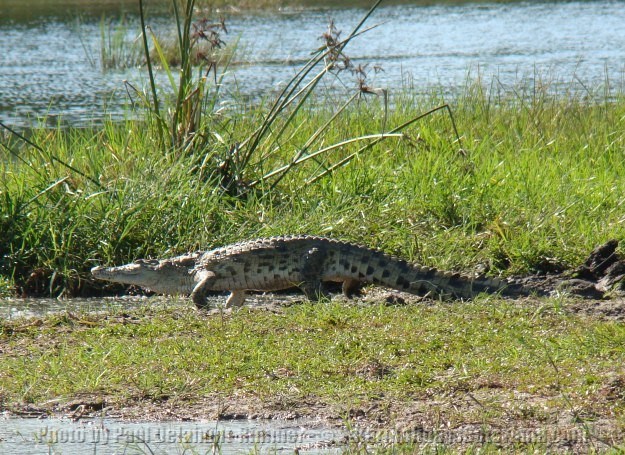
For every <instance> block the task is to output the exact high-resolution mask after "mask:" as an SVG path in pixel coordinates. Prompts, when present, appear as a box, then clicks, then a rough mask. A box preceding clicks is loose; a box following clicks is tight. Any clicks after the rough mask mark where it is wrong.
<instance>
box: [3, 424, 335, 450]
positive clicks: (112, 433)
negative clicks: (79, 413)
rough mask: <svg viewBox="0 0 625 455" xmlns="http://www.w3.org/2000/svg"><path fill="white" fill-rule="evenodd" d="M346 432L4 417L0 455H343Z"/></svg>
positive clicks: (303, 426)
mask: <svg viewBox="0 0 625 455" xmlns="http://www.w3.org/2000/svg"><path fill="white" fill-rule="evenodd" d="M343 435H344V432H343V431H341V430H339V429H331V428H327V427H320V426H316V425H314V424H310V423H304V422H299V423H298V422H297V421H289V422H285V421H271V422H267V421H255V420H238V421H230V422H211V421H206V422H122V421H116V420H109V419H94V420H80V421H78V422H73V421H71V420H67V419H28V418H10V417H9V418H0V453H19V454H37V455H39V454H42V453H48V454H63V455H72V454H85V453H89V454H111V453H119V454H121V453H123V454H169V453H222V454H234V453H237V454H238V453H293V452H296V451H300V452H304V453H324V454H329V453H339V448H338V447H337V443H338V442H340V440H341V438H342V437H343Z"/></svg>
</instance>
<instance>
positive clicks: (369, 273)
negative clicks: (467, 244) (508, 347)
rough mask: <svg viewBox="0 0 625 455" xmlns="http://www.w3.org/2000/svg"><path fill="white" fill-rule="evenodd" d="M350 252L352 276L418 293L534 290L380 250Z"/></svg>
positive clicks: (457, 294) (451, 294)
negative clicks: (398, 256)
mask: <svg viewBox="0 0 625 455" xmlns="http://www.w3.org/2000/svg"><path fill="white" fill-rule="evenodd" d="M350 253H352V254H349V255H348V256H351V257H349V260H348V261H347V262H349V264H345V266H346V267H347V266H350V267H351V273H352V277H353V279H355V280H358V281H361V282H366V283H372V284H376V285H380V286H384V287H388V288H392V289H397V290H399V291H404V292H408V293H410V294H416V295H421V296H424V295H436V296H440V297H442V298H456V299H471V298H473V297H476V296H477V295H479V294H482V293H488V294H500V295H503V296H508V297H519V296H528V295H531V294H533V293H534V291H532V290H529V289H526V288H525V287H523V286H521V285H518V284H514V283H509V282H507V281H504V280H500V279H498V278H489V277H483V276H482V277H470V276H467V275H462V274H460V273H453V272H444V271H440V270H437V269H435V268H431V267H425V266H421V265H417V264H412V263H409V262H407V261H405V260H403V259H400V258H397V257H394V256H390V255H388V254H386V253H383V252H381V251H377V250H369V249H364V248H359V249H357V250H352V251H351V252H350Z"/></svg>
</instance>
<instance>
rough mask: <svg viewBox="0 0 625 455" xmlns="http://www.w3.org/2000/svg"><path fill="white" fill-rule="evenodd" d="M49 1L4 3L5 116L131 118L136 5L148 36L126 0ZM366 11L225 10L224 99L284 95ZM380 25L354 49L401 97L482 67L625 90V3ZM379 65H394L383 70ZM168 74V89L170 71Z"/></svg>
mask: <svg viewBox="0 0 625 455" xmlns="http://www.w3.org/2000/svg"><path fill="white" fill-rule="evenodd" d="M66 1H70V0H66ZM11 2H13V3H15V2H14V0H11V1H8V3H7V4H8V5H9V6H10V5H11V4H12V3H11ZM49 3H53V2H36V3H34V4H33V6H32V13H31V16H30V17H24V12H23V9H21V10H16V9H15V8H13V9H11V8H8V7H7V6H6V5H7V4H4V3H3V5H5V6H4V10H1V9H0V12H1V14H0V48H1V49H3V51H2V52H0V121H3V122H5V123H8V124H11V125H20V126H26V125H29V124H32V123H33V121H34V119H36V118H37V117H39V116H47V118H48V120H47V121H48V123H52V124H54V123H55V122H56V121H57V120H58V118H59V117H62V118H63V119H64V120H65V121H67V122H70V123H73V124H78V125H81V124H88V123H90V122H92V121H94V120H98V119H101V118H103V116H104V115H105V113H106V114H110V115H113V116H114V117H116V118H121V117H123V114H124V108H123V106H124V104H125V103H127V102H128V100H129V98H128V95H127V90H126V89H127V86H126V85H125V82H124V81H129V82H131V83H132V84H133V86H134V87H137V88H139V89H141V88H142V87H145V86H146V77H145V76H146V75H145V70H144V69H143V68H127V69H124V70H113V71H111V70H107V71H104V70H103V69H102V65H101V62H100V48H101V23H102V22H101V21H102V20H104V21H105V22H106V21H110V20H113V21H114V22H115V21H117V20H118V19H119V18H120V17H121V14H122V12H121V11H124V15H125V16H124V17H125V20H126V23H127V27H128V34H127V39H128V40H129V41H130V42H132V41H133V40H136V39H137V37H138V31H139V25H138V18H137V16H136V11H134V8H136V4H134V3H133V2H125V3H124V2H121V3H122V7H119V4H116V3H115V2H113V1H112V0H111V1H108V2H104V3H103V4H104V6H102V7H101V8H103V9H101V10H98V11H97V14H93V15H89V14H85V13H84V11H83V10H81V12H80V14H78V13H76V14H75V15H73V14H72V11H73V9H71V8H70V9H67V8H66V9H60V10H55V11H52V10H51V9H50V8H49V7H46V8H44V6H43V5H45V4H49ZM61 3H62V2H61ZM111 5H113V6H111ZM115 5H117V6H115ZM0 8H2V5H0ZM37 8H40V10H38V9H37ZM16 11H18V12H16ZM37 11H39V12H41V11H44V12H45V14H43V13H41V14H38V13H37ZM164 11H166V9H165V10H163V9H159V8H158V7H153V8H152V9H151V10H150V16H149V18H148V20H149V23H150V25H152V26H153V27H154V28H155V29H156V30H159V31H162V33H163V34H166V33H168V31H172V30H173V23H172V19H171V18H170V17H169V16H168V15H167V14H166V13H165V12H164ZM364 11H365V10H364V9H363V8H362V7H342V8H331V9H328V8H325V9H324V8H317V9H304V10H295V9H290V10H289V9H287V10H284V11H272V12H267V13H262V12H260V13H259V12H256V13H253V14H252V13H246V14H232V13H228V12H225V13H224V15H225V18H226V23H227V25H228V29H229V34H228V35H227V36H226V37H225V38H226V40H227V41H230V42H235V41H237V40H238V41H239V44H238V53H237V60H238V61H239V63H240V64H239V65H236V66H233V67H232V68H231V71H230V72H229V74H228V77H226V79H225V81H224V87H223V89H222V94H223V99H224V100H228V99H232V97H233V96H234V97H238V99H242V98H243V99H246V98H252V99H255V98H258V97H259V96H263V95H266V94H268V93H271V92H272V91H275V90H277V89H278V88H280V87H281V86H282V85H283V84H284V82H285V81H286V80H288V79H289V78H290V77H291V76H292V75H293V74H294V72H295V71H296V69H297V68H298V66H299V65H300V64H301V62H303V61H305V60H306V59H308V58H309V56H310V52H311V51H312V50H314V49H316V48H317V47H319V46H320V45H321V40H320V38H319V37H320V35H321V34H322V33H323V32H324V31H325V30H326V27H327V24H328V21H329V19H330V18H333V20H334V21H335V24H336V26H337V27H338V28H339V29H341V30H342V31H343V34H342V36H346V34H347V33H348V32H349V31H350V30H351V28H352V27H353V26H354V25H355V24H356V23H357V22H358V21H359V20H360V18H361V17H362V15H363V14H364ZM103 17H104V19H102V18H103ZM373 24H380V25H379V26H378V27H377V28H375V29H374V30H372V31H370V32H368V33H367V34H365V35H363V36H362V37H360V38H358V39H357V40H356V41H354V42H353V43H352V44H350V46H349V47H348V48H347V49H346V52H347V54H348V55H349V56H350V57H351V58H352V59H353V60H354V62H355V63H356V64H357V65H358V64H360V65H363V66H364V65H367V68H368V69H369V72H370V76H369V80H368V84H369V85H372V86H375V87H382V88H387V89H389V90H391V92H392V91H393V90H401V89H402V88H405V87H411V88H412V89H414V90H415V91H417V92H422V91H429V90H431V89H433V88H440V87H442V88H443V89H444V91H445V92H446V93H449V92H453V90H454V89H458V88H461V87H462V86H463V85H464V84H465V83H466V82H467V79H469V80H471V79H474V78H476V77H477V75H478V74H479V75H480V76H481V78H482V80H483V81H484V83H485V84H487V85H491V84H492V85H493V86H495V87H497V88H501V89H511V88H513V87H514V86H515V85H517V84H519V83H520V82H523V83H529V84H533V83H536V82H537V81H538V82H539V83H540V84H549V85H550V86H551V87H552V88H553V89H554V90H556V91H557V90H569V89H574V90H579V91H582V92H584V91H585V90H586V88H587V87H597V86H599V85H604V84H605V83H606V81H608V82H609V85H610V86H611V87H622V86H623V85H624V84H623V79H624V68H625V27H623V24H625V2H624V1H614V0H599V1H593V2H512V3H463V4H447V3H445V4H434V5H429V6H423V5H415V4H401V5H390V6H385V7H381V8H379V9H378V10H377V11H376V12H375V14H374V15H373V16H372V17H371V19H370V20H369V25H373ZM111 27H113V26H111ZM374 67H375V68H380V69H381V70H382V71H379V72H374V71H373V69H374ZM159 81H160V84H161V86H162V87H167V85H168V83H167V82H166V78H165V77H164V76H163V75H162V74H161V75H160V77H159ZM331 85H332V86H333V87H334V88H335V89H337V88H339V89H342V90H355V89H356V87H357V81H356V79H355V77H353V76H351V75H349V74H343V75H342V76H341V78H340V80H335V81H333V82H332V84H331Z"/></svg>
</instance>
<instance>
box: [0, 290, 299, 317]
mask: <svg viewBox="0 0 625 455" xmlns="http://www.w3.org/2000/svg"><path fill="white" fill-rule="evenodd" d="M298 299H299V300H301V299H302V296H301V295H299V294H292V295H291V294H266V295H263V294H252V295H249V296H248V298H247V299H246V300H245V305H246V306H249V307H258V306H260V305H267V304H270V303H271V304H284V305H287V304H290V303H292V302H293V301H295V300H298ZM208 302H209V305H210V308H218V307H223V306H224V305H225V303H226V296H212V297H209V298H208ZM146 305H149V306H151V307H159V308H189V309H193V308H195V306H194V305H193V302H191V300H190V299H188V298H185V297H167V296H152V297H145V296H125V297H94V298H72V299H50V298H43V299H42V298H26V299H19V298H5V299H0V319H5V320H6V319H9V320H10V319H18V318H34V317H44V316H47V315H50V314H61V313H65V312H68V311H69V312H75V313H78V314H84V313H101V312H114V311H120V310H133V309H136V308H139V307H141V306H146Z"/></svg>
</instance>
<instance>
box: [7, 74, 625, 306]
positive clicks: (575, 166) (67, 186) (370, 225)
mask: <svg viewBox="0 0 625 455" xmlns="http://www.w3.org/2000/svg"><path fill="white" fill-rule="evenodd" d="M390 101H391V105H392V106H395V108H393V109H391V110H390V115H389V118H388V119H387V120H386V122H387V124H388V125H398V124H401V123H402V122H405V121H407V120H409V119H411V118H414V117H415V116H416V115H418V114H419V113H422V112H424V111H426V110H427V109H428V108H431V107H433V106H436V105H439V104H440V103H441V102H442V101H443V100H442V99H440V98H438V97H437V96H436V95H431V96H411V95H409V94H407V93H401V94H396V95H393V96H391V100H390ZM449 102H450V104H451V107H452V109H453V112H454V116H455V120H456V123H457V126H458V129H459V131H460V134H461V135H462V144H461V145H462V147H463V148H464V149H463V150H460V148H461V147H460V145H459V144H457V143H455V137H454V134H453V129H452V126H451V123H450V119H449V117H448V116H447V115H445V114H444V113H443V112H442V111H439V112H437V113H435V114H433V115H431V116H428V117H426V118H424V119H422V120H421V121H419V122H416V123H414V124H413V125H412V126H410V127H409V128H407V129H406V130H404V133H405V136H404V138H403V139H386V140H385V141H384V142H381V143H380V144H378V145H377V146H375V147H373V148H372V149H370V150H368V151H365V152H362V153H360V154H358V155H357V156H356V158H355V159H353V160H352V161H351V162H350V163H349V164H348V165H347V166H345V167H342V168H339V169H338V170H336V171H335V172H334V173H333V174H331V175H330V176H328V177H326V178H322V179H321V180H319V181H317V182H316V183H313V184H308V185H307V184H305V183H304V182H306V181H307V180H308V179H309V178H310V177H311V176H314V175H317V174H318V173H319V172H320V170H323V169H324V168H325V167H327V166H330V165H332V164H333V163H336V162H337V161H338V160H339V159H341V158H342V157H344V156H346V155H348V154H350V153H353V152H354V151H356V150H357V149H358V147H360V145H352V146H347V147H345V148H343V149H339V150H332V151H330V152H328V153H327V154H324V155H321V156H320V157H319V159H317V160H309V161H307V162H305V163H302V164H300V165H298V166H296V167H294V168H293V169H291V171H290V172H289V173H288V174H287V175H286V176H285V177H284V178H283V179H282V180H281V181H280V182H279V183H278V185H277V186H276V187H275V188H273V189H271V191H269V187H270V184H271V183H272V182H271V181H268V182H267V184H262V183H261V184H260V185H258V186H256V187H255V188H254V190H252V191H249V192H247V193H246V194H245V196H242V197H236V196H230V195H228V194H227V193H225V192H224V191H223V190H221V189H220V188H219V186H215V182H216V181H219V179H220V178H222V176H221V175H218V174H219V172H220V171H222V170H223V169H221V168H220V163H224V162H226V160H227V159H228V157H229V156H230V155H229V154H230V149H229V148H228V147H229V144H232V143H235V142H237V141H238V140H239V139H240V138H246V137H249V135H251V134H252V132H253V131H254V129H255V128H256V126H257V125H258V124H259V122H260V118H261V117H262V115H263V112H264V108H263V107H262V106H261V107H253V106H241V107H237V108H232V109H230V110H223V111H221V112H220V113H219V115H215V116H212V117H211V119H210V121H211V123H210V127H211V132H212V133H213V136H212V137H211V138H209V140H208V144H207V148H206V149H204V150H203V151H202V152H198V153H195V154H191V155H186V154H179V153H168V152H167V151H166V150H163V149H162V148H159V146H158V142H159V141H158V138H157V135H156V134H155V130H154V128H152V127H151V124H150V120H149V119H148V120H147V121H146V122H141V121H134V120H128V121H126V122H122V123H121V124H114V123H107V124H105V125H104V126H102V127H97V128H95V127H94V128H92V129H72V128H69V129H58V130H47V129H43V128H42V129H36V130H34V131H33V132H32V136H31V140H32V141H33V142H35V143H38V144H42V145H44V150H45V151H44V152H40V151H37V150H36V149H33V148H31V147H28V146H27V145H20V143H19V142H14V143H13V144H12V145H10V146H11V148H12V150H13V151H14V152H15V154H16V155H17V157H15V156H13V155H10V154H8V153H7V152H6V149H4V150H5V151H3V152H1V153H3V154H4V156H3V157H2V170H1V171H2V174H1V177H0V198H1V199H2V204H1V205H0V227H1V230H2V232H3V234H4V235H3V236H2V238H1V239H0V252H1V253H2V254H0V258H1V259H0V274H2V275H3V276H4V277H5V279H8V280H12V281H14V282H15V283H16V284H18V285H20V286H26V281H27V280H28V277H29V276H30V275H31V274H32V273H33V271H37V270H40V271H41V273H43V274H44V275H45V276H48V277H51V276H52V274H53V272H54V273H55V276H56V278H55V280H56V281H55V283H56V284H55V285H54V286H52V289H53V294H58V292H60V291H61V290H62V289H64V288H65V290H67V291H68V292H69V291H72V290H73V289H74V290H75V289H77V288H79V286H80V283H78V281H77V279H76V278H77V277H83V278H84V277H87V271H88V269H89V268H90V267H91V266H93V265H95V264H98V263H108V264H110V263H120V262H125V261H128V260H131V259H134V258H136V257H140V256H163V255H170V254H174V253H179V252H183V251H189V250H195V249H198V248H210V247H213V246H217V245H221V244H224V243H227V242H232V241H236V240H241V239H245V238H250V237H257V236H263V235H273V234H285V233H310V234H323V235H331V236H335V237H340V238H344V239H349V240H353V241H358V242H364V243H367V244H369V245H371V246H374V247H380V248H383V249H385V250H388V251H390V252H395V253H398V254H400V255H401V256H404V257H406V258H408V259H411V260H415V261H418V262H421V263H424V264H427V265H434V266H438V267H441V268H454V269H472V268H474V267H476V266H478V265H487V266H489V267H491V269H492V270H493V273H504V274H511V273H523V272H527V271H531V270H535V269H541V268H542V267H543V265H544V264H545V263H547V262H553V261H555V262H557V263H560V264H562V265H564V266H570V265H576V264H578V263H579V261H580V260H581V259H582V258H583V257H584V256H585V255H587V254H588V252H589V251H590V250H591V249H592V248H593V247H595V246H596V245H598V244H600V243H602V242H604V241H605V240H607V239H609V238H622V237H623V220H624V219H623V215H622V204H623V201H624V199H623V194H625V187H624V186H625V184H624V183H623V180H622V179H621V178H620V176H621V175H623V173H624V172H625V164H624V158H623V155H622V150H623V148H624V147H625V133H624V132H623V131H624V129H623V118H625V101H624V100H623V99H622V98H621V97H620V96H617V98H616V99H615V100H614V101H609V102H607V101H606V102H600V103H597V102H590V101H586V100H584V99H579V98H576V97H574V96H560V97H557V96H556V97H552V96H550V95H548V94H547V93H542V94H539V97H538V98H536V99H525V98H524V97H520V96H519V97H517V96H516V95H511V94H507V95H503V96H502V98H501V99H495V98H494V97H493V96H491V94H490V93H485V92H482V91H479V90H477V89H476V88H475V87H473V86H471V87H469V88H467V89H466V90H465V92H464V93H463V94H460V95H458V96H457V98H456V99H453V100H449ZM335 111H336V107H335V106H334V105H332V104H331V103H330V101H329V100H326V99H325V98H323V97H318V98H317V99H316V100H315V102H314V106H311V107H309V108H307V109H305V110H301V111H299V112H297V113H296V114H295V116H294V120H293V122H292V126H291V127H290V128H291V129H290V130H289V131H288V134H286V135H285V137H284V139H283V140H282V141H280V143H279V144H277V145H276V144H275V143H272V142H271V141H270V140H268V141H267V142H266V144H264V145H263V147H261V148H259V150H257V151H256V155H254V157H253V159H252V161H251V163H250V165H249V166H248V167H247V168H246V169H245V174H244V175H241V176H239V177H238V178H239V179H240V183H242V184H243V185H244V184H246V183H249V182H252V181H254V180H257V179H258V178H260V177H261V176H262V175H265V174H267V173H269V172H270V171H271V170H273V169H276V168H278V167H280V166H282V165H283V164H284V163H285V162H289V160H291V159H292V157H293V156H295V155H296V153H297V152H298V150H299V149H300V148H301V147H302V146H303V145H304V144H306V142H307V141H308V139H309V138H310V137H311V136H312V135H313V134H315V131H316V130H317V129H319V128H320V127H321V126H322V125H323V124H325V123H326V122H327V120H328V118H329V117H330V116H331V115H332V114H333V113H334V112H335ZM383 112H384V107H383V106H382V105H381V103H380V102H379V101H377V100H373V101H371V100H369V101H367V102H366V103H360V104H359V105H351V106H350V107H348V108H347V109H346V110H345V111H343V112H342V113H341V114H340V117H339V119H338V120H337V121H336V122H335V124H334V125H333V126H332V127H331V128H329V129H326V130H325V131H324V133H323V135H322V138H321V139H320V141H319V144H320V145H319V146H318V148H321V147H322V146H324V145H326V144H333V143H338V142H340V141H344V140H346V139H349V138H351V137H355V136H359V135H364V134H371V133H375V132H379V131H380V128H381V126H380V125H381V123H382V121H383V118H382V117H383ZM62 163H71V166H72V168H73V169H76V170H79V171H80V172H81V173H82V174H84V176H83V175H79V174H78V173H76V172H73V171H72V170H71V169H69V168H68V167H67V166H65V165H64V164H62ZM87 177H88V178H89V179H88V178H87ZM94 182H98V184H97V185H96V184H95V183H94ZM83 284H84V283H83ZM69 293H71V292H69Z"/></svg>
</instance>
